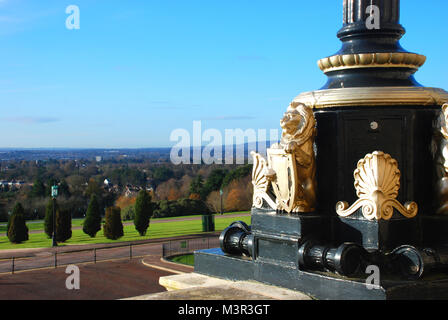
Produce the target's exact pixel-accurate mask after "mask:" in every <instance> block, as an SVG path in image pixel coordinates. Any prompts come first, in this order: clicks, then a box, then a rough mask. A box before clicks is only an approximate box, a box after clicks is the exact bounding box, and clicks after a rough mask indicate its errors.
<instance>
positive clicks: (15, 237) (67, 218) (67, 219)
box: [7, 190, 153, 243]
mask: <svg viewBox="0 0 448 320" xmlns="http://www.w3.org/2000/svg"><path fill="white" fill-rule="evenodd" d="M101 211H102V210H101V207H100V205H99V201H98V198H97V196H96V195H95V194H93V195H92V197H91V199H90V202H89V205H88V209H87V213H86V217H85V219H84V222H83V228H82V230H83V232H84V233H85V234H87V235H89V236H90V237H92V238H94V237H95V236H96V234H97V233H98V232H99V231H100V230H101V227H102V220H103V219H102V212H101ZM53 212H54V213H55V216H56V221H53V219H54V214H53ZM152 213H153V205H152V202H151V196H150V195H149V194H148V192H146V191H144V190H142V191H140V193H139V194H138V196H137V199H136V202H135V217H134V226H135V229H136V230H137V231H138V233H139V234H140V236H145V235H146V232H147V230H148V228H149V223H150V219H151V217H152ZM54 222H55V223H54ZM54 226H55V228H56V241H57V242H65V241H67V240H68V239H70V238H71V237H72V223H71V214H70V212H69V211H67V210H63V209H61V208H59V206H58V203H57V201H56V200H53V199H51V200H50V201H49V202H48V204H47V208H46V214H45V220H44V232H45V233H46V234H47V236H48V238H51V237H52V236H53V231H54V230H53V228H54ZM103 233H104V236H105V237H106V238H108V239H112V240H117V239H119V238H121V237H122V236H123V235H124V232H123V223H122V219H121V209H120V208H119V207H115V206H112V207H108V208H106V213H105V221H104V225H103ZM7 236H8V239H9V241H10V242H12V243H21V242H24V241H27V240H28V238H29V236H28V227H27V226H26V222H25V211H24V209H23V206H22V205H21V204H20V203H17V204H16V205H15V207H14V210H13V212H12V214H11V216H10V218H9V220H8V224H7Z"/></svg>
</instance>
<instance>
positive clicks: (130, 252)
mask: <svg viewBox="0 0 448 320" xmlns="http://www.w3.org/2000/svg"><path fill="white" fill-rule="evenodd" d="M129 259H130V260H132V243H131V244H129Z"/></svg>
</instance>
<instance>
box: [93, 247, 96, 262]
mask: <svg viewBox="0 0 448 320" xmlns="http://www.w3.org/2000/svg"><path fill="white" fill-rule="evenodd" d="M93 263H96V248H95V249H93Z"/></svg>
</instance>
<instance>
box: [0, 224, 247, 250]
mask: <svg viewBox="0 0 448 320" xmlns="http://www.w3.org/2000/svg"><path fill="white" fill-rule="evenodd" d="M171 219H173V218H171ZM250 219H251V217H250V216H246V217H229V218H222V219H215V229H216V231H221V230H224V229H225V228H227V227H228V226H229V225H230V224H231V223H232V222H234V221H236V220H241V221H244V222H246V223H247V224H250ZM74 221H75V220H74ZM75 222H76V223H78V221H77V220H76V221H75ZM75 222H74V223H73V226H75V225H76V224H75ZM81 222H82V220H80V221H79V223H81ZM29 226H31V224H29ZM34 230H36V229H34ZM201 232H202V221H201V220H193V221H173V222H168V223H157V224H151V225H150V227H149V229H148V233H147V235H146V236H144V237H141V236H140V235H139V234H138V232H137V231H136V230H135V228H134V226H133V225H129V226H124V236H123V237H122V238H121V239H119V240H109V239H107V238H105V237H104V235H103V231H102V230H101V231H100V232H98V233H97V236H96V237H95V238H90V237H89V236H88V235H86V234H85V233H84V232H83V231H82V230H73V235H72V238H71V239H70V240H68V241H67V242H66V243H64V244H60V245H74V244H93V243H117V242H122V241H135V240H146V239H158V238H165V237H175V236H183V235H189V234H197V233H201ZM45 247H51V239H48V238H47V236H46V235H45V234H44V233H38V234H30V235H29V240H28V241H26V242H24V243H21V244H12V243H10V242H9V240H8V238H7V237H0V250H5V249H24V248H45Z"/></svg>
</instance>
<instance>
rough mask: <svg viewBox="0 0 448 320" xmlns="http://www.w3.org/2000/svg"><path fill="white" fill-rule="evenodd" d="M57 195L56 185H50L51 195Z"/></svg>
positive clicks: (53, 196) (54, 196)
mask: <svg viewBox="0 0 448 320" xmlns="http://www.w3.org/2000/svg"><path fill="white" fill-rule="evenodd" d="M57 196H58V186H52V187H51V197H52V198H56V197H57Z"/></svg>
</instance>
